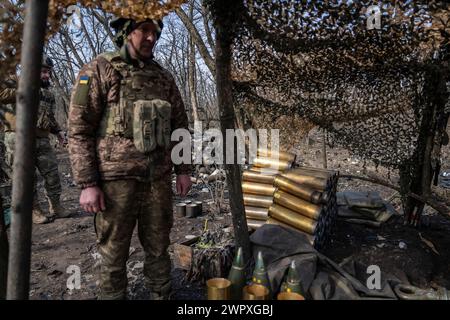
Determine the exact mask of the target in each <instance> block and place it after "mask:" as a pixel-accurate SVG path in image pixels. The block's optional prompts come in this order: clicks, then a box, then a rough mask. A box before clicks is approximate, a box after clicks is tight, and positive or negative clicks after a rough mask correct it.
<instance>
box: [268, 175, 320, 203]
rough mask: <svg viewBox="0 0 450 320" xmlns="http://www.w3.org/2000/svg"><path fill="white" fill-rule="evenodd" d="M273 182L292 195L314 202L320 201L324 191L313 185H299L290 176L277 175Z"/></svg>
mask: <svg viewBox="0 0 450 320" xmlns="http://www.w3.org/2000/svg"><path fill="white" fill-rule="evenodd" d="M273 184H274V186H275V187H278V188H280V189H281V190H283V191H286V192H288V193H290V194H292V195H295V196H297V197H300V198H302V199H303V200H306V201H308V202H312V203H314V204H319V203H320V200H321V197H322V193H321V192H319V191H317V190H314V189H313V188H311V187H308V186H302V185H299V184H298V183H296V182H295V181H292V180H290V179H288V178H285V177H281V176H277V177H275V179H274V181H273Z"/></svg>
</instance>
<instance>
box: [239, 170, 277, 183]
mask: <svg viewBox="0 0 450 320" xmlns="http://www.w3.org/2000/svg"><path fill="white" fill-rule="evenodd" d="M274 178H275V177H274V176H273V175H268V174H264V173H260V172H257V171H253V170H245V171H244V173H243V174H242V180H244V181H250V182H257V183H265V184H270V185H272V184H273V179H274Z"/></svg>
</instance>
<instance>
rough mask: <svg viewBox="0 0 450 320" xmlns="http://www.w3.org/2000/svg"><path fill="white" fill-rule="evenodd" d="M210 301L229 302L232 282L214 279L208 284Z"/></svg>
mask: <svg viewBox="0 0 450 320" xmlns="http://www.w3.org/2000/svg"><path fill="white" fill-rule="evenodd" d="M206 287H207V288H208V300H229V299H230V288H231V282H230V281H229V280H228V279H224V278H213V279H209V280H208V281H207V282H206Z"/></svg>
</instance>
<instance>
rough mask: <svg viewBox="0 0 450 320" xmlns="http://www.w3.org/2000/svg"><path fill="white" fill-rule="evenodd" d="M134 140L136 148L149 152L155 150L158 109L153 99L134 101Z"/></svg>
mask: <svg viewBox="0 0 450 320" xmlns="http://www.w3.org/2000/svg"><path fill="white" fill-rule="evenodd" d="M133 109H134V112H133V141H134V145H135V146H136V149H138V150H139V151H140V152H142V153H145V154H148V153H150V152H152V151H153V150H155V148H156V146H157V140H156V123H157V111H156V106H155V104H154V103H153V101H149V100H138V101H136V102H134V103H133Z"/></svg>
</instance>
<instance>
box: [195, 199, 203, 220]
mask: <svg viewBox="0 0 450 320" xmlns="http://www.w3.org/2000/svg"><path fill="white" fill-rule="evenodd" d="M194 204H195V205H196V206H197V216H201V215H202V214H203V201H195V202H194Z"/></svg>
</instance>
